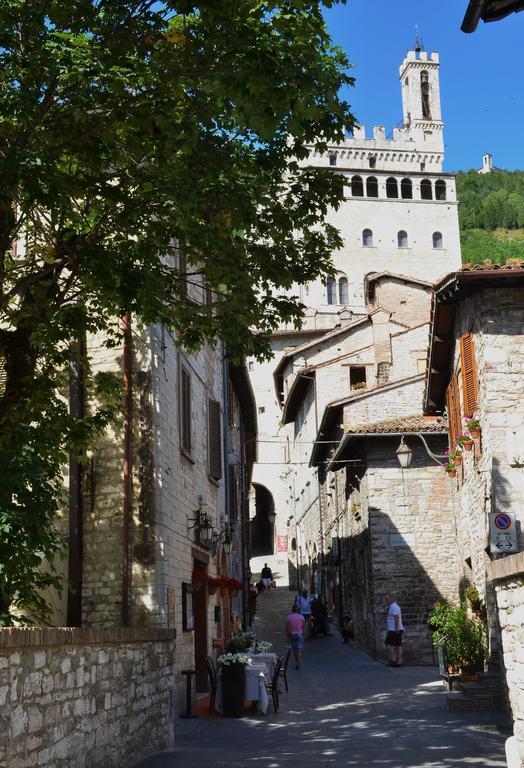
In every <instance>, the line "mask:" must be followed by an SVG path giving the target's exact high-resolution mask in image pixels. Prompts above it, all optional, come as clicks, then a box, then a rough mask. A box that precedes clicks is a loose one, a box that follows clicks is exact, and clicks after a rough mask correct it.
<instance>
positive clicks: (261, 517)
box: [251, 483, 275, 557]
mask: <svg viewBox="0 0 524 768" xmlns="http://www.w3.org/2000/svg"><path fill="white" fill-rule="evenodd" d="M253 488H254V490H255V517H254V518H253V519H252V520H251V555H252V557H259V556H262V555H273V554H274V551H275V530H274V529H275V526H274V523H272V522H270V518H269V516H270V515H271V514H272V513H274V511H275V502H274V500H273V494H272V493H271V491H269V490H268V489H267V488H266V487H265V486H264V485H260V484H259V483H253Z"/></svg>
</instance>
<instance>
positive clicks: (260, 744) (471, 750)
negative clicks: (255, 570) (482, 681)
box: [137, 587, 508, 768]
mask: <svg viewBox="0 0 524 768" xmlns="http://www.w3.org/2000/svg"><path fill="white" fill-rule="evenodd" d="M292 600H293V593H292V592H289V591H288V590H287V589H286V588H283V587H282V588H280V589H278V590H276V591H274V592H273V593H271V594H269V595H261V596H260V597H259V600H258V615H257V619H256V625H255V629H256V632H257V637H258V638H259V639H260V640H262V639H265V640H270V641H272V642H273V643H274V648H275V649H276V650H277V652H279V653H284V650H285V647H286V646H285V642H284V639H283V632H282V626H283V624H284V620H285V616H286V614H287V612H288V610H289V608H290V606H291V603H292ZM406 635H407V637H406V642H407V643H409V631H408V632H407V633H406ZM288 677H289V688H290V689H289V693H288V694H286V693H285V692H284V693H282V695H281V697H280V709H279V712H278V713H277V714H276V715H275V714H274V713H273V709H272V707H270V709H269V710H268V712H267V714H266V715H256V716H247V715H246V716H245V717H243V718H242V719H238V720H237V719H229V718H222V717H204V716H202V717H199V718H198V719H196V720H182V719H179V718H177V719H176V723H175V742H176V748H175V750H174V751H169V752H164V753H161V754H157V755H154V756H151V757H149V758H148V759H146V760H143V761H141V762H140V763H139V764H138V766H137V768H186V766H190V767H191V768H204V766H205V767H206V768H221V767H222V766H224V768H225V766H232V767H234V768H244V767H245V766H253V767H254V768H255V767H260V768H288V766H289V768H291V766H293V768H297V766H311V768H313V766H315V768H334V767H335V766H359V767H360V768H369V767H371V766H377V767H380V768H472V767H473V768H475V767H477V768H495V767H498V766H500V767H501V768H502V766H505V765H506V761H505V758H504V741H505V739H506V738H507V735H508V734H507V733H506V732H505V729H504V727H503V725H504V723H505V722H506V721H505V716H504V715H503V713H489V712H488V713H481V714H475V715H457V714H451V713H450V712H448V710H447V707H446V697H445V689H444V687H443V685H442V683H441V682H440V680H439V679H438V676H437V674H436V668H428V667H402V668H399V669H392V668H388V667H386V666H384V665H383V664H382V663H380V662H377V661H374V660H373V659H371V658H370V657H369V656H367V655H366V654H364V653H362V652H361V651H359V650H357V649H354V648H351V647H348V646H346V645H342V643H341V638H340V636H339V634H338V633H337V632H335V633H334V636H333V637H328V638H317V639H315V640H312V641H311V642H308V643H306V650H305V654H304V661H303V667H302V669H301V670H300V671H297V670H295V667H294V664H293V663H291V662H290V665H289V674H288ZM200 711H201V710H200Z"/></svg>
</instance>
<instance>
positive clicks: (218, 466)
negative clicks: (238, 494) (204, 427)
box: [208, 400, 222, 480]
mask: <svg viewBox="0 0 524 768" xmlns="http://www.w3.org/2000/svg"><path fill="white" fill-rule="evenodd" d="M208 435H209V436H208V445H209V474H210V476H211V477H212V478H213V480H220V478H221V477H222V444H221V440H220V403H218V402H217V401H216V400H209V407H208Z"/></svg>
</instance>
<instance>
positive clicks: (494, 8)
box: [460, 0, 524, 32]
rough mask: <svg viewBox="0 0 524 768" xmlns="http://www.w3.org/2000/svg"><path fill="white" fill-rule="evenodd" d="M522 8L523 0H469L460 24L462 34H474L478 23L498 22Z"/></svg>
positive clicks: (523, 5) (523, 6)
mask: <svg viewBox="0 0 524 768" xmlns="http://www.w3.org/2000/svg"><path fill="white" fill-rule="evenodd" d="M523 8H524V0H470V3H469V5H468V7H467V9H466V14H465V16H464V19H463V21H462V24H461V27H460V28H461V30H462V31H463V32H474V31H475V30H476V28H477V25H478V23H479V21H480V20H481V19H482V21H484V22H488V21H499V20H500V19H503V18H504V17H505V16H509V14H510V13H517V12H518V11H522V9H523Z"/></svg>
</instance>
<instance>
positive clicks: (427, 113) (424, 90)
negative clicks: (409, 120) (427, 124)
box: [420, 69, 431, 120]
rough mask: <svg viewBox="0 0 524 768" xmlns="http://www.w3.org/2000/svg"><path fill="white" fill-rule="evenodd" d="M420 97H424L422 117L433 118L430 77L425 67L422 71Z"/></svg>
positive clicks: (424, 118)
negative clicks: (430, 101)
mask: <svg viewBox="0 0 524 768" xmlns="http://www.w3.org/2000/svg"><path fill="white" fill-rule="evenodd" d="M420 98H421V99H422V119H423V120H431V108H430V103H429V77H428V73H427V72H426V70H425V69H424V70H423V71H422V72H421V73H420Z"/></svg>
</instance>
